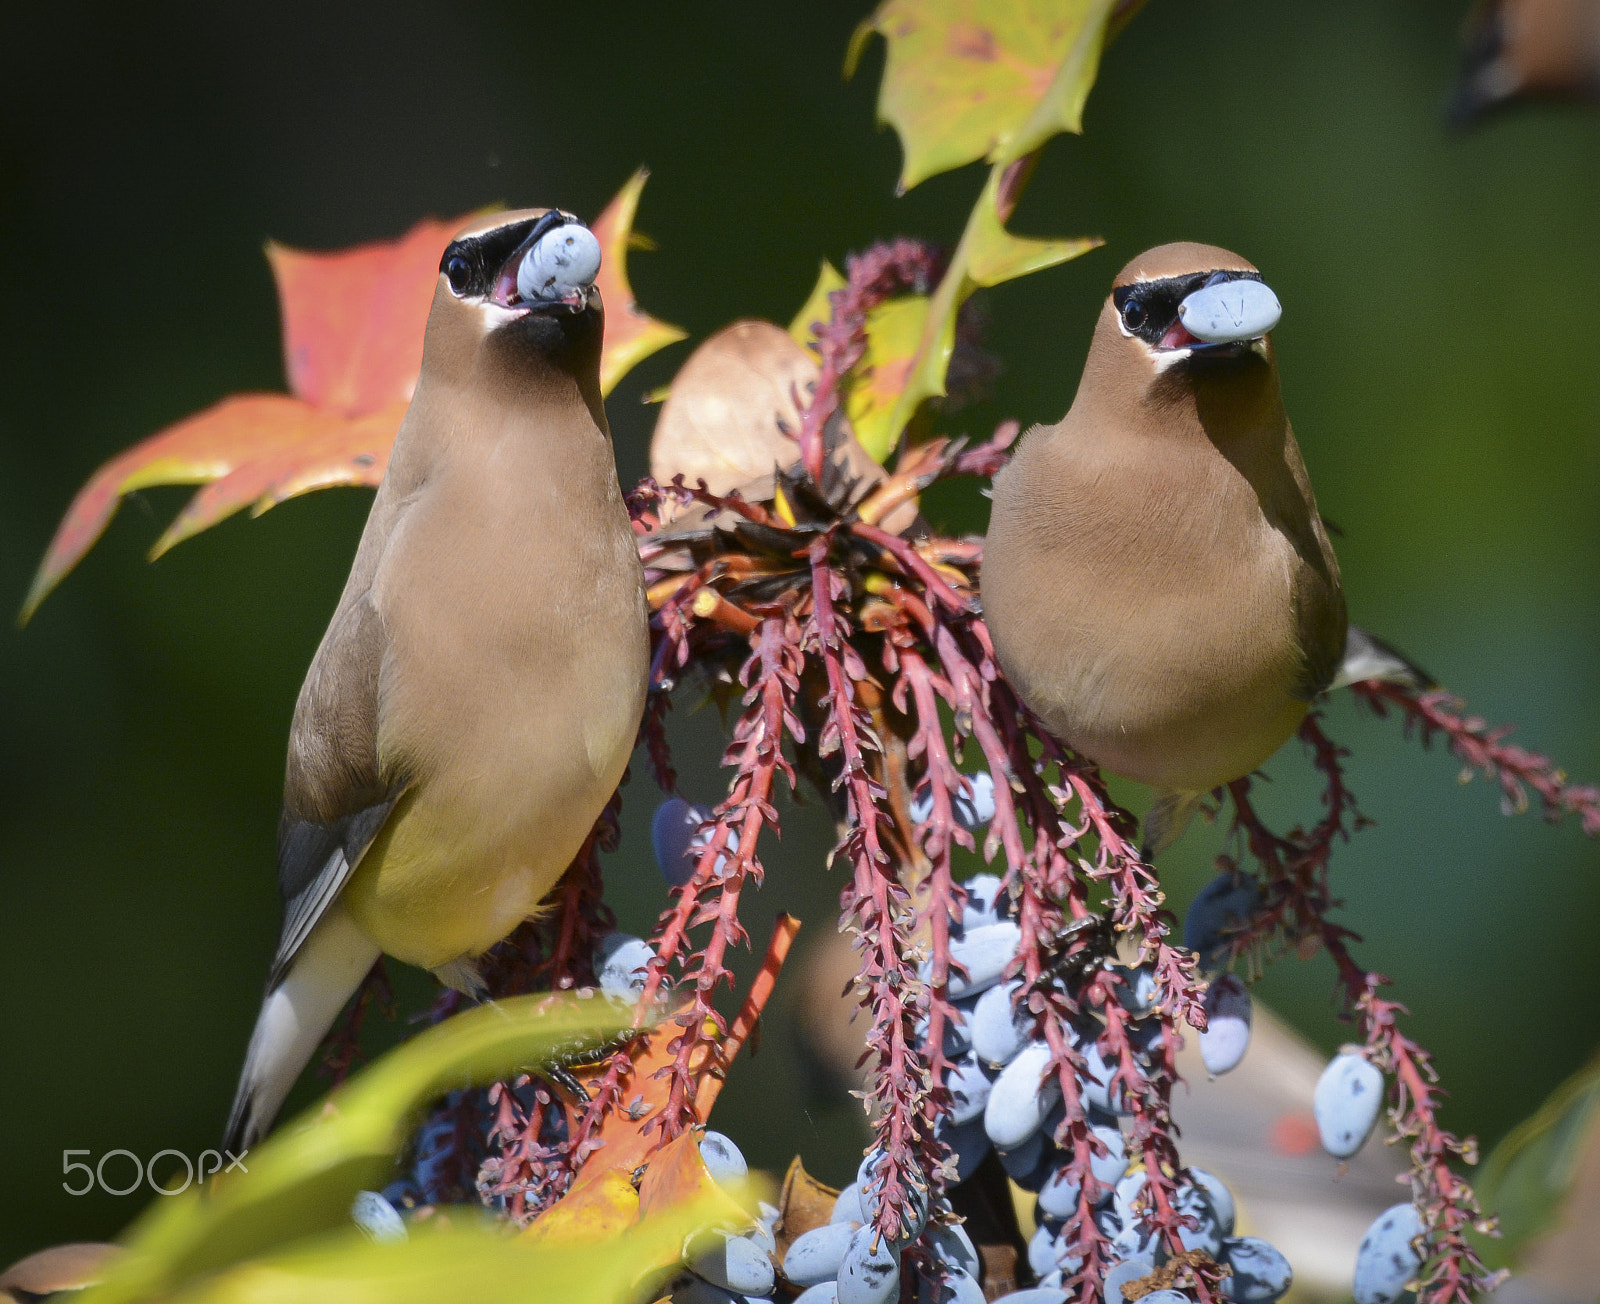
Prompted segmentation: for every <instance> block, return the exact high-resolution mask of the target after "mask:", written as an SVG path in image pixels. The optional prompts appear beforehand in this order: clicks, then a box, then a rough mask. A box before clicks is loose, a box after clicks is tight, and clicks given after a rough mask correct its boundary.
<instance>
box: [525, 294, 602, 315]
mask: <svg viewBox="0 0 1600 1304" xmlns="http://www.w3.org/2000/svg"><path fill="white" fill-rule="evenodd" d="M588 306H589V300H588V297H587V296H586V295H577V294H572V295H568V296H567V297H566V298H564V299H520V300H518V301H517V302H516V303H514V304H512V305H511V307H513V308H517V309H520V310H521V311H522V312H523V313H525V314H529V313H531V314H536V315H539V316H543V317H576V316H578V315H579V314H580V313H581V312H583V310H584V309H585V308H587V307H588Z"/></svg>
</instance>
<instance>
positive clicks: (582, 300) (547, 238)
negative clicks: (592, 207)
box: [493, 212, 600, 313]
mask: <svg viewBox="0 0 1600 1304" xmlns="http://www.w3.org/2000/svg"><path fill="white" fill-rule="evenodd" d="M599 271H600V245H599V242H598V241H597V240H596V239H595V237H594V233H593V232H591V231H590V230H589V228H588V227H586V226H584V225H583V223H581V222H579V221H578V220H577V219H576V218H574V217H570V216H568V215H567V214H564V213H559V212H550V213H547V214H546V215H545V216H544V217H543V218H541V219H540V220H539V223H538V225H536V226H535V227H534V229H533V231H532V232H531V233H530V234H529V236H528V238H527V239H526V240H525V241H523V243H522V245H521V247H520V248H518V250H517V251H516V253H514V254H512V255H511V257H510V258H509V259H507V261H506V264H505V266H504V267H503V268H501V270H500V275H499V277H498V278H496V281H495V287H494V294H493V298H494V301H495V302H496V303H498V304H500V305H501V306H502V307H506V308H512V309H519V310H521V311H523V312H538V313H554V312H573V313H578V312H582V311H584V310H585V309H586V308H588V307H589V305H590V303H591V302H593V299H594V295H595V285H594V281H595V277H596V276H597V275H598V274H599Z"/></svg>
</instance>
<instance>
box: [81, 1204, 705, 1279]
mask: <svg viewBox="0 0 1600 1304" xmlns="http://www.w3.org/2000/svg"><path fill="white" fill-rule="evenodd" d="M717 1198H718V1197H715V1196H712V1195H702V1196H700V1197H698V1198H696V1199H692V1200H689V1201H687V1202H685V1203H682V1204H679V1205H676V1206H674V1207H673V1208H671V1209H668V1210H666V1211H664V1212H661V1213H658V1214H655V1215H654V1216H652V1217H648V1218H645V1219H642V1220H641V1221H640V1222H639V1223H638V1224H636V1225H635V1226H632V1227H628V1228H626V1229H625V1230H623V1231H621V1232H620V1233H619V1234H617V1235H615V1236H613V1237H612V1238H611V1239H609V1240H608V1241H607V1242H606V1244H605V1246H604V1250H603V1252H601V1251H600V1250H599V1249H597V1248H596V1247H595V1246H594V1245H593V1244H584V1243H578V1244H572V1245H564V1244H561V1243H559V1242H554V1241H549V1240H544V1241H534V1240H530V1239H528V1238H526V1237H514V1236H508V1235H507V1234H506V1233H505V1230H504V1228H503V1227H501V1228H496V1227H493V1226H490V1225H487V1224H486V1223H485V1222H482V1221H479V1220H476V1219H473V1220H468V1221H467V1222H466V1223H465V1224H464V1225H463V1224H461V1223H454V1224H453V1225H451V1226H447V1227H440V1228H437V1229H429V1228H426V1227H421V1228H418V1227H417V1226H416V1224H413V1232H412V1235H411V1237H410V1238H409V1239H408V1240H406V1241H404V1242H401V1243H399V1244H372V1243H370V1242H368V1241H367V1240H366V1239H365V1238H364V1237H363V1236H362V1235H361V1234H360V1233H359V1232H354V1231H350V1232H343V1233H341V1234H338V1235H335V1236H330V1237H326V1238H319V1239H318V1240H317V1241H316V1242H314V1243H311V1244H307V1245H304V1246H301V1247H297V1248H296V1249H294V1250H292V1251H289V1252H287V1253H280V1254H276V1255H273V1256H271V1257H269V1258H261V1259H252V1260H249V1261H247V1262H244V1263H240V1264H237V1265H235V1266H233V1267H232V1268H230V1269H228V1270H227V1271H225V1272H222V1273H220V1274H218V1275H217V1276H214V1277H208V1278H205V1279H202V1280H200V1281H198V1282H195V1283H193V1284H192V1285H191V1286H190V1287H189V1288H188V1289H186V1290H183V1291H181V1292H179V1293H177V1294H175V1295H172V1296H170V1297H168V1298H170V1299H171V1300H172V1301H173V1304H180V1302H181V1304H323V1302H324V1301H327V1300H338V1301H339V1304H455V1302H457V1301H459V1304H482V1302H483V1301H485V1300H498V1301H507V1304H517V1302H523V1301H525V1302H526V1304H546V1301H552V1300H560V1301H562V1304H624V1302H625V1301H633V1300H637V1299H649V1298H652V1294H653V1292H652V1291H649V1290H646V1291H644V1292H643V1293H641V1288H642V1287H647V1286H648V1287H655V1288H657V1289H659V1288H660V1287H662V1286H663V1284H664V1281H663V1279H664V1277H665V1276H667V1275H668V1273H669V1272H670V1268H671V1265H674V1264H676V1263H677V1262H678V1260H679V1257H680V1254H681V1251H682V1247H683V1245H684V1242H685V1241H686V1240H687V1239H688V1238H689V1237H691V1236H692V1235H693V1234H694V1233H695V1232H696V1231H697V1230H699V1229H700V1228H701V1227H703V1226H705V1225H706V1224H707V1223H708V1222H710V1221H711V1220H712V1219H714V1218H715V1217H716V1215H717V1213H718V1211H719V1210H718V1208H717V1207H716V1206H715V1201H716V1199H717ZM720 1198H721V1200H722V1201H724V1202H725V1201H726V1197H725V1196H723V1197H720ZM664 1267H665V1268H666V1271H663V1269H664ZM85 1298H86V1299H87V1298H88V1297H85Z"/></svg>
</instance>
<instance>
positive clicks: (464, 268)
mask: <svg viewBox="0 0 1600 1304" xmlns="http://www.w3.org/2000/svg"><path fill="white" fill-rule="evenodd" d="M444 274H445V276H446V277H447V278H448V279H449V281H450V288H451V290H453V291H454V292H455V293H456V294H465V293H466V292H467V287H468V286H470V285H471V284H472V263H471V262H470V261H468V259H467V257H466V255H465V254H451V255H450V256H449V257H448V258H446V259H445V260H444Z"/></svg>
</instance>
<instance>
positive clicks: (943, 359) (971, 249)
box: [877, 164, 1101, 446]
mask: <svg viewBox="0 0 1600 1304" xmlns="http://www.w3.org/2000/svg"><path fill="white" fill-rule="evenodd" d="M1006 172H1007V168H1006V167H1004V166H1001V165H998V164H997V165H996V166H995V167H993V168H992V169H990V172H989V181H988V184H987V185H985V186H984V188H983V194H982V195H980V196H979V197H978V202H977V204H976V205H975V206H974V208H973V210H972V215H971V217H969V218H968V219H967V229H966V230H965V231H964V232H962V235H961V243H960V244H958V245H957V246H956V252H955V256H954V257H953V258H951V260H950V267H949V270H948V271H946V272H945V274H944V278H943V279H942V280H941V281H940V282H939V288H938V289H937V290H935V291H934V294H933V298H932V299H931V300H930V302H929V305H928V311H927V314H926V316H925V318H924V321H923V324H922V333H921V337H920V338H919V339H918V341H917V346H916V352H915V355H914V356H913V358H912V359H911V361H910V363H909V364H908V365H907V367H906V372H905V376H906V379H905V387H904V388H903V389H902V390H901V391H900V394H899V397H898V399H897V400H896V402H895V404H894V407H893V409H892V410H891V411H890V413H889V415H888V417H887V418H886V420H885V421H884V423H883V426H882V428H881V429H880V430H879V431H878V432H877V439H878V440H879V441H880V442H882V441H884V440H887V442H888V444H889V446H893V444H894V441H895V440H897V439H898V438H899V437H900V432H901V431H902V430H903V429H905V426H906V423H907V422H908V421H910V420H911V418H912V416H913V414H915V412H916V410H917V407H918V406H919V405H920V404H921V403H922V402H923V400H925V399H929V398H933V397H935V396H937V395H940V394H943V393H944V392H945V384H944V382H945V374H946V372H947V371H948V370H949V367H950V354H951V353H952V352H953V351H954V349H955V342H956V314H957V313H959V312H960V311H961V305H962V304H963V303H965V302H966V301H967V299H968V298H969V297H970V296H971V294H972V292H973V290H975V289H977V288H978V287H980V286H989V285H998V284H999V283H1000V282H1002V281H1009V280H1011V279H1013V278H1015V277H1018V276H1024V275H1026V274H1027V273H1029V272H1036V271H1038V270H1039V269H1040V268H1044V267H1053V266H1054V265H1055V264H1057V263H1064V262H1066V261H1067V260H1068V259H1072V258H1076V257H1078V256H1079V255H1080V254H1084V253H1087V252H1088V251H1089V250H1091V249H1093V248H1095V247H1097V246H1098V245H1099V244H1100V243H1101V241H1100V240H1099V239H1098V238H1097V237H1083V238H1080V239H1075V240H1034V239H1029V238H1027V237H1024V236H1015V235H1012V234H1011V233H1010V232H1009V231H1007V230H1006V229H1005V225H1004V223H1002V222H1001V220H1000V189H1001V185H1002V182H1003V181H1004V180H1005V177H1006Z"/></svg>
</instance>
